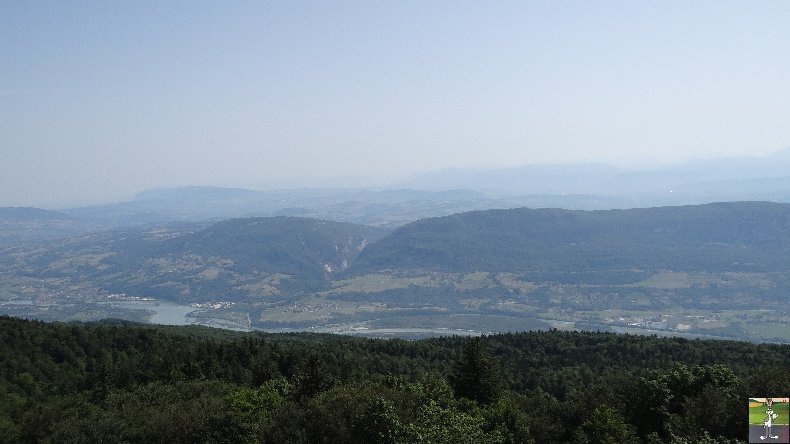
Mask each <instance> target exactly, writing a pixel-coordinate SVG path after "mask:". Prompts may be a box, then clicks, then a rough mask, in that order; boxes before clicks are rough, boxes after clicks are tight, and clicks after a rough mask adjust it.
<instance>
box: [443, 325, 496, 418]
mask: <svg viewBox="0 0 790 444" xmlns="http://www.w3.org/2000/svg"><path fill="white" fill-rule="evenodd" d="M452 385H453V390H455V394H456V396H460V397H464V398H467V399H471V400H474V401H477V402H479V403H481V404H491V403H493V402H495V401H496V400H497V399H498V398H499V395H500V393H501V392H502V376H501V374H500V372H499V367H498V365H497V363H496V361H495V360H494V358H493V357H492V356H491V355H490V354H489V353H488V351H487V350H486V348H485V344H484V343H483V340H482V339H481V338H479V337H478V338H474V339H472V340H470V341H467V342H466V344H465V345H464V350H463V354H462V356H461V360H459V361H458V362H457V363H456V364H455V368H454V369H453V374H452Z"/></svg>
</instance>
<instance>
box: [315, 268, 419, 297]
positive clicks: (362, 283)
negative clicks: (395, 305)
mask: <svg viewBox="0 0 790 444" xmlns="http://www.w3.org/2000/svg"><path fill="white" fill-rule="evenodd" d="M431 281H432V279H431V277H430V276H417V277H398V276H393V275H389V274H381V273H379V274H366V275H363V276H359V277H355V278H352V279H346V280H341V281H335V282H332V287H334V288H333V289H332V290H329V292H328V293H329V294H339V293H378V292H381V291H385V290H393V289H398V288H409V286H412V285H420V286H424V285H429V284H430V283H431Z"/></svg>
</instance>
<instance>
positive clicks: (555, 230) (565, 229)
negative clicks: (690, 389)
mask: <svg viewBox="0 0 790 444" xmlns="http://www.w3.org/2000/svg"><path fill="white" fill-rule="evenodd" d="M788 248H790V204H775V203H765V202H739V203H716V204H707V205H698V206H684V207H661V208H647V209H630V210H606V211H568V210H559V209H539V210H532V209H524V208H522V209H512V210H489V211H477V212H470V213H463V214H456V215H453V216H447V217H440V218H434V219H427V220H422V221H418V222H414V223H411V224H408V225H405V226H403V227H401V228H399V229H397V230H395V231H394V232H393V233H391V234H390V235H388V236H387V237H385V238H383V239H382V240H380V241H379V242H377V243H376V244H374V245H371V246H370V247H369V248H367V249H366V250H365V251H364V252H363V253H362V254H361V255H360V256H359V258H358V260H357V262H356V264H355V266H354V269H353V270H352V272H353V273H357V274H359V273H366V272H374V271H379V270H414V269H428V270H436V271H454V272H471V271H478V270H479V271H536V270H564V271H574V270H578V271H589V270H609V269H635V268H638V269H649V270H662V269H666V270H683V271H695V270H697V271H702V270H704V271H757V270H759V271H772V270H786V269H787V268H790V257H788V255H787V254H786V251H787V249H788Z"/></svg>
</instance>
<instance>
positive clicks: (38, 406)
mask: <svg viewBox="0 0 790 444" xmlns="http://www.w3.org/2000/svg"><path fill="white" fill-rule="evenodd" d="M788 368H790V346H787V345H765V344H764V345H756V344H750V343H743V342H731V341H699V340H694V341H690V340H685V339H668V338H656V337H645V336H628V335H616V334H611V333H589V332H588V333H579V332H561V331H548V332H527V333H514V334H504V335H494V336H488V337H483V338H481V339H464V338H460V337H448V338H437V339H431V340H422V341H404V340H371V339H358V338H350V337H343V336H332V335H315V334H290V335H283V334H263V333H255V334H252V333H248V334H240V333H231V332H228V331H221V330H214V329H208V328H202V327H151V326H140V325H133V324H126V323H119V322H105V323H101V324H46V323H41V322H31V321H24V320H19V319H13V318H8V317H0V442H267V443H315V442H327V443H370V442H389V443H414V442H424V443H457V442H474V443H567V442H581V443H584V442H590V443H593V442H617V443H635V444H636V443H640V442H644V443H651V444H655V443H676V444H680V443H687V442H705V443H729V442H744V441H745V437H746V430H747V429H746V424H747V420H748V399H749V397H754V396H766V395H768V394H770V395H775V394H777V393H787V392H788V391H790V372H789V371H788ZM704 439H708V440H706V441H703V440H704Z"/></svg>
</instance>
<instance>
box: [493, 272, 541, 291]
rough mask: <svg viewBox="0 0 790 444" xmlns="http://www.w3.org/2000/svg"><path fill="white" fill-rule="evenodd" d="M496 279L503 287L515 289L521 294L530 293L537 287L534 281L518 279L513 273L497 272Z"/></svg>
mask: <svg viewBox="0 0 790 444" xmlns="http://www.w3.org/2000/svg"><path fill="white" fill-rule="evenodd" d="M496 279H497V281H498V282H499V283H500V284H501V285H502V286H504V287H505V288H507V289H511V290H517V291H518V292H519V293H522V294H526V293H530V292H532V291H534V290H535V289H536V288H538V286H537V285H536V284H535V283H534V282H525V281H522V280H519V279H518V278H516V275H515V274H513V273H497V275H496Z"/></svg>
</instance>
